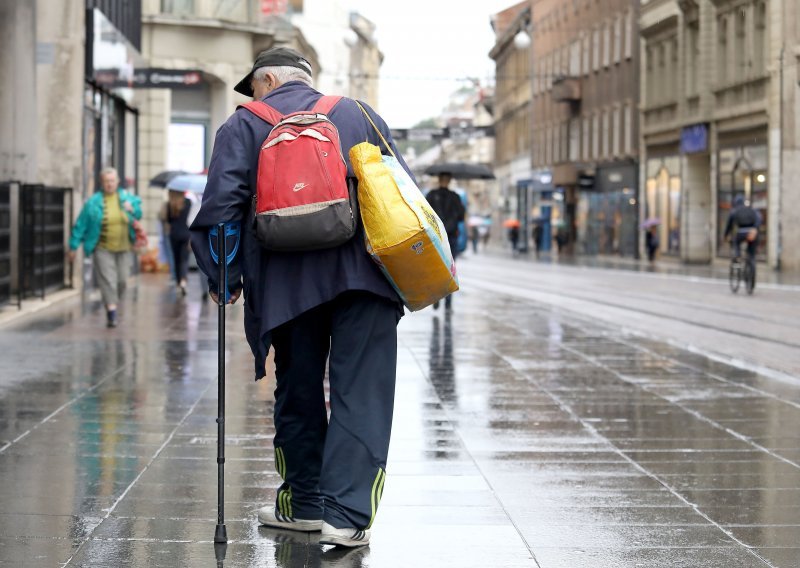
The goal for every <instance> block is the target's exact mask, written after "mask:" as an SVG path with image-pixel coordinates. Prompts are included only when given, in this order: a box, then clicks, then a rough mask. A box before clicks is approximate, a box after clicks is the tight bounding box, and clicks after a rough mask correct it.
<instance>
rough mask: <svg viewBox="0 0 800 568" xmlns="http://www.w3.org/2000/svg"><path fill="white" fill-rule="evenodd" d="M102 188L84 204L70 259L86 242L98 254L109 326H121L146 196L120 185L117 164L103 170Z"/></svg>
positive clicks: (96, 259)
mask: <svg viewBox="0 0 800 568" xmlns="http://www.w3.org/2000/svg"><path fill="white" fill-rule="evenodd" d="M100 183H101V184H102V186H103V191H102V192H97V193H95V194H94V195H93V196H92V197H90V198H89V200H88V201H87V202H86V203H85V204H84V206H83V209H81V213H80V215H78V220H77V221H76V222H75V226H74V227H73V228H72V235H71V236H70V239H69V249H70V250H69V260H70V262H71V261H73V260H75V251H77V250H78V247H80V246H81V243H83V251H84V253H85V254H86V256H89V255H91V254H94V269H95V276H96V277H97V282H98V284H99V286H100V293H101V295H102V297H103V304H105V306H106V315H107V318H108V319H107V325H108V327H117V304H118V303H119V299H120V297H121V296H122V295H123V293H124V292H125V285H126V283H127V281H128V276H129V275H130V268H131V262H132V260H131V255H130V251H131V249H132V248H133V243H134V242H135V240H136V233H135V231H134V227H133V221H134V220H137V219H141V217H142V206H141V203H142V200H141V199H140V198H139V197H137V196H136V195H133V194H132V193H130V192H128V191H125V190H124V189H122V188H120V187H119V174H118V173H117V170H115V169H114V168H106V169H104V170H103V171H102V172H100Z"/></svg>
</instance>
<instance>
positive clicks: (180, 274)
mask: <svg viewBox="0 0 800 568" xmlns="http://www.w3.org/2000/svg"><path fill="white" fill-rule="evenodd" d="M169 244H170V246H171V247H172V257H173V258H174V259H175V282H177V283H178V284H180V282H181V280H186V274H187V273H188V272H189V239H174V238H172V237H170V239H169Z"/></svg>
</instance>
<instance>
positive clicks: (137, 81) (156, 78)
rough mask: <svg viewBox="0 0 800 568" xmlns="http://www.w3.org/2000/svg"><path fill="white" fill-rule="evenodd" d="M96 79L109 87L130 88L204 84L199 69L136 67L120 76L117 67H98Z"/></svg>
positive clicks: (160, 87) (188, 87) (164, 87)
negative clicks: (129, 72)
mask: <svg viewBox="0 0 800 568" xmlns="http://www.w3.org/2000/svg"><path fill="white" fill-rule="evenodd" d="M95 81H97V83H98V84H100V85H103V86H107V87H109V88H120V87H126V88H129V89H192V88H197V87H200V86H202V85H203V73H202V71H200V70H198V69H160V68H147V69H135V70H134V71H133V72H132V73H131V74H130V75H128V76H125V77H123V76H120V74H119V73H118V70H117V69H98V70H96V71H95Z"/></svg>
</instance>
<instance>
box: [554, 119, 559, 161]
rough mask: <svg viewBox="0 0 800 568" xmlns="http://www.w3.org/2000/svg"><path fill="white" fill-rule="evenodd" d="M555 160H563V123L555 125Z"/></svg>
mask: <svg viewBox="0 0 800 568" xmlns="http://www.w3.org/2000/svg"><path fill="white" fill-rule="evenodd" d="M553 130H554V133H553V162H555V163H559V162H561V125H560V124H555V125H554V126H553Z"/></svg>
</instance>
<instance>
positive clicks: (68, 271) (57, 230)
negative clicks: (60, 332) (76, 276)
mask: <svg viewBox="0 0 800 568" xmlns="http://www.w3.org/2000/svg"><path fill="white" fill-rule="evenodd" d="M72 206H73V203H72V189H71V188H68V187H48V186H45V185H41V184H23V185H21V186H20V192H19V240H18V256H17V262H18V267H17V296H18V298H19V302H20V304H21V302H22V300H23V299H25V298H30V297H39V298H42V299H44V297H45V294H46V293H47V292H50V291H54V290H60V289H62V288H65V287H67V286H69V285H70V284H69V283H71V282H72V267H71V265H70V266H68V263H67V261H66V238H67V232H68V230H69V223H70V222H71V220H72ZM67 215H68V216H67Z"/></svg>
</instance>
